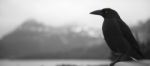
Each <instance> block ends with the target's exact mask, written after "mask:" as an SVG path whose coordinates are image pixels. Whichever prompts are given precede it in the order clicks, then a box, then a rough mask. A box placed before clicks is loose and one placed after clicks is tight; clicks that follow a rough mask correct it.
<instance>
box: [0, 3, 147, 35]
mask: <svg viewBox="0 0 150 66" xmlns="http://www.w3.org/2000/svg"><path fill="white" fill-rule="evenodd" d="M105 7H110V8H113V9H115V10H116V11H118V13H119V14H120V16H121V18H122V19H123V20H124V21H125V22H126V23H127V24H129V25H135V24H136V23H137V22H138V21H139V20H142V21H143V20H146V19H148V18H150V0H0V37H1V36H3V35H4V34H6V33H8V32H10V31H12V30H13V29H14V28H16V27H17V26H18V25H20V24H21V23H22V22H24V21H25V20H27V19H29V18H34V19H36V20H38V21H40V22H43V23H45V24H47V25H53V26H60V25H64V24H68V23H77V24H82V25H88V26H96V27H97V26H99V25H100V24H101V23H102V21H103V19H102V17H99V16H96V15H90V14H89V12H91V11H93V10H97V9H102V8H105ZM99 27H100V26H99Z"/></svg>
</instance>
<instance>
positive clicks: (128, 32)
mask: <svg viewBox="0 0 150 66" xmlns="http://www.w3.org/2000/svg"><path fill="white" fill-rule="evenodd" d="M118 23H119V25H120V30H121V32H122V33H123V35H124V37H125V38H126V40H128V42H129V43H130V45H131V47H132V48H134V49H135V50H136V51H137V52H138V54H140V55H141V56H143V55H142V53H141V51H140V47H139V44H138V42H137V41H136V40H135V38H134V36H133V34H132V32H131V30H130V28H129V27H128V26H127V25H126V24H125V23H124V22H123V21H122V20H120V21H119V22H118Z"/></svg>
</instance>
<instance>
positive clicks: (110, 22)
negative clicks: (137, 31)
mask: <svg viewBox="0 0 150 66" xmlns="http://www.w3.org/2000/svg"><path fill="white" fill-rule="evenodd" d="M90 14H94V15H101V16H102V17H103V18H104V22H103V26H102V30H103V35H104V39H105V41H106V43H107V45H108V46H109V47H110V49H111V50H112V52H115V53H119V54H121V55H120V56H119V57H118V58H117V59H116V61H114V62H112V63H111V65H112V66H113V65H114V64H115V63H117V62H119V61H129V60H135V59H137V60H138V59H143V58H144V56H143V54H142V53H141V51H140V48H139V45H138V43H137V41H136V40H135V38H134V36H133V34H132V32H131V30H130V28H129V27H128V26H127V24H125V22H124V21H123V20H122V19H121V18H120V16H119V14H118V13H117V12H116V11H115V10H113V9H111V8H104V9H101V10H95V11H93V12H91V13H90ZM121 58H126V59H122V60H121Z"/></svg>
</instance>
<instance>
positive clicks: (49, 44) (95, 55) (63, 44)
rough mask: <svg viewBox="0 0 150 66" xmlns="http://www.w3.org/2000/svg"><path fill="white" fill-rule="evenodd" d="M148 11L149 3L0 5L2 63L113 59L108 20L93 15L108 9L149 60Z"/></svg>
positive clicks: (89, 0)
mask: <svg viewBox="0 0 150 66" xmlns="http://www.w3.org/2000/svg"><path fill="white" fill-rule="evenodd" d="M149 6H150V1H149V0H124V1H122V0H0V59H1V61H3V59H50V60H53V59H80V60H83V59H85V60H110V59H113V58H115V56H114V55H113V54H112V53H111V51H110V49H109V48H108V46H107V44H106V43H105V40H104V38H103V34H102V30H101V27H102V23H103V18H102V17H99V16H95V15H90V14H89V13H90V12H91V11H93V10H97V9H102V8H106V7H107V8H108V7H109V8H112V9H114V10H116V11H117V12H118V13H119V15H120V16H121V18H122V19H123V21H124V22H125V23H127V24H128V25H129V27H130V29H131V30H132V32H133V34H134V36H135V38H136V40H137V41H138V43H139V45H140V47H141V51H142V52H143V53H144V55H145V56H146V59H150V8H149ZM1 63H2V62H1Z"/></svg>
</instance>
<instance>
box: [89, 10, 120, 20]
mask: <svg viewBox="0 0 150 66" xmlns="http://www.w3.org/2000/svg"><path fill="white" fill-rule="evenodd" d="M90 14H94V15H101V16H102V17H104V18H113V17H118V13H117V12H116V11H115V10H113V9H111V8H104V9H101V10H95V11H93V12H91V13H90Z"/></svg>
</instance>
